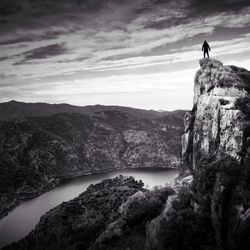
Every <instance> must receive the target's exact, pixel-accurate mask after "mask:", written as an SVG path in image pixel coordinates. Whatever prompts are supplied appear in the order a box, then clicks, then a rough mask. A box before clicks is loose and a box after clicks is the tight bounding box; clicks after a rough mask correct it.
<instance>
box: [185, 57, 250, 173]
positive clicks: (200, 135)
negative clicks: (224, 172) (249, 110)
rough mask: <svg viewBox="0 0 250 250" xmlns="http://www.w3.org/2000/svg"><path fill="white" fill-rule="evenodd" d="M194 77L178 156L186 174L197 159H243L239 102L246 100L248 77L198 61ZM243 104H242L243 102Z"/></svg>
mask: <svg viewBox="0 0 250 250" xmlns="http://www.w3.org/2000/svg"><path fill="white" fill-rule="evenodd" d="M200 65H201V69H200V70H199V71H198V72H197V73H196V75H195V86H194V107H193V110H192V111H191V112H188V113H186V115H185V123H184V126H185V134H184V135H183V136H182V155H183V161H184V163H185V164H188V165H189V168H190V170H196V169H197V167H198V165H199V163H198V162H199V159H200V158H201V157H205V156H208V157H211V156H213V157H215V158H216V159H220V158H221V157H223V156H224V155H229V156H231V157H232V158H234V159H236V160H237V161H238V162H241V161H242V159H243V158H244V154H243V151H242V150H243V146H245V141H246V140H247V138H245V130H246V128H244V126H246V124H247V123H246V121H247V120H248V119H249V117H247V114H245V113H244V110H242V107H241V106H240V105H239V103H240V102H242V101H243V100H246V99H247V98H250V83H249V81H250V73H249V71H247V70H245V69H242V68H237V67H235V66H223V64H222V63H221V62H220V61H218V60H214V59H202V60H200ZM243 102H244V101H243Z"/></svg>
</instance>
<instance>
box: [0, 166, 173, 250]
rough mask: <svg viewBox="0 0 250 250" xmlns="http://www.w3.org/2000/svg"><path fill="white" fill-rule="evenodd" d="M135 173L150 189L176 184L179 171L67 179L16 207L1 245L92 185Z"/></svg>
mask: <svg viewBox="0 0 250 250" xmlns="http://www.w3.org/2000/svg"><path fill="white" fill-rule="evenodd" d="M120 174H121V175H124V176H133V177H134V178H135V179H136V180H142V181H143V183H144V184H145V187H147V188H153V187H154V186H159V185H161V186H163V185H165V184H166V183H168V184H170V185H172V184H173V182H174V179H175V177H176V176H177V170H175V169H162V168H161V169H157V168H153V169H152V168H151V169H150V168H144V169H126V170H116V171H112V172H108V173H101V174H95V175H89V176H83V177H78V178H75V179H72V180H70V181H67V182H65V183H63V184H61V185H59V186H57V187H56V188H54V189H52V190H51V191H48V192H46V193H44V194H42V195H40V196H39V197H37V198H34V199H32V200H29V201H27V202H25V203H23V204H22V205H20V206H18V207H17V208H15V209H14V210H13V211H12V212H11V213H9V214H8V215H7V216H6V217H4V218H3V219H2V220H1V221H0V248H1V247H3V246H5V245H7V244H9V243H11V242H14V241H18V240H20V239H21V238H23V237H24V236H26V235H27V234H28V233H29V232H30V231H31V230H32V229H34V228H35V225H36V224H37V223H38V222H39V219H40V217H41V216H42V215H43V214H45V213H46V212H47V211H49V210H50V209H52V208H54V207H55V206H57V205H59V204H61V203H62V202H64V201H69V200H71V199H73V198H75V197H77V196H78V195H79V194H80V193H82V192H83V191H85V190H86V188H87V187H88V186H89V185H90V184H96V183H98V182H100V181H102V180H103V179H107V178H113V177H116V176H118V175H120Z"/></svg>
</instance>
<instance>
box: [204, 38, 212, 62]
mask: <svg viewBox="0 0 250 250" xmlns="http://www.w3.org/2000/svg"><path fill="white" fill-rule="evenodd" d="M202 51H203V53H204V58H205V57H206V54H207V57H208V58H209V53H208V51H211V49H210V46H209V44H208V43H207V41H206V40H205V41H204V43H203V45H202Z"/></svg>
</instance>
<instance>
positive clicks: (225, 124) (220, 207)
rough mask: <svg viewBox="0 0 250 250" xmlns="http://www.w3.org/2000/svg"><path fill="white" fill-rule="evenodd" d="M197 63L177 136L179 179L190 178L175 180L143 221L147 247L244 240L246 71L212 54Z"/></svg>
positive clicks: (220, 245) (240, 244)
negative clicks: (159, 209) (157, 209)
mask: <svg viewBox="0 0 250 250" xmlns="http://www.w3.org/2000/svg"><path fill="white" fill-rule="evenodd" d="M200 66H201V68H200V69H199V70H198V72H197V73H196V75H195V86H194V106H193V109H192V111H190V112H187V113H186V115H185V116H184V131H185V133H184V135H183V136H182V161H183V162H182V163H183V164H182V167H181V169H180V178H183V177H185V176H187V175H191V176H193V177H185V179H188V180H189V179H190V180H191V181H192V178H193V181H192V182H191V184H189V183H190V182H189V181H188V182H186V181H185V182H184V184H185V185H184V186H183V185H181V186H179V188H178V190H177V195H176V196H175V197H174V198H173V199H172V200H171V202H170V203H169V205H168V206H167V208H166V209H165V211H164V212H163V213H162V214H161V215H160V216H159V217H157V218H156V219H155V220H153V221H152V222H151V223H150V224H149V228H148V232H149V237H148V246H149V249H248V247H249V244H250V238H249V224H248V223H249V221H248V219H247V218H248V217H249V208H250V192H249V191H250V178H249V177H250V168H249V166H250V160H249V152H250V150H249V146H250V143H249V142H250V133H249V131H250V129H249V124H250V123H249V121H250V105H249V103H250V72H249V71H247V70H245V69H242V68H238V67H235V66H224V65H223V64H222V63H221V62H220V61H218V60H215V59H202V60H200ZM185 179H184V180H185ZM181 182H182V181H180V183H181ZM182 183H183V182H182ZM185 186H186V187H185ZM169 201H170V200H169ZM184 217H185V219H184ZM176 221H178V222H176ZM247 221H248V222H247ZM151 232H153V233H151ZM162 235H165V236H162ZM178 238H181V239H182V242H178ZM156 239H158V240H156ZM159 239H160V240H159ZM190 239H192V240H190ZM159 242H160V244H159Z"/></svg>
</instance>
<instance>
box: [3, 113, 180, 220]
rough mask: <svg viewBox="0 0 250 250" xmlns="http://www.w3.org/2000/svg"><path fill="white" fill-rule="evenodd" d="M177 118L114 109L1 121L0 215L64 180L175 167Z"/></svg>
mask: <svg viewBox="0 0 250 250" xmlns="http://www.w3.org/2000/svg"><path fill="white" fill-rule="evenodd" d="M182 130H183V127H182V124H181V119H179V118H178V117H177V118H176V117H172V119H168V118H167V117H166V118H161V119H153V120H148V119H140V118H138V117H136V116H132V115H129V114H126V113H122V112H118V111H105V112H100V113H95V114H92V115H82V114H77V113H60V114H55V115H52V116H46V117H29V118H23V119H19V120H14V121H6V122H3V121H2V122H0V141H1V144H0V155H1V156H0V175H1V183H0V203H1V208H0V217H1V216H3V215H4V214H6V212H8V211H9V210H10V209H11V208H13V207H15V206H16V205H17V204H19V203H20V202H22V201H23V200H26V199H27V198H32V197H35V196H37V195H39V194H41V193H42V192H44V191H46V190H48V189H51V188H52V187H54V186H55V185H57V184H58V182H59V181H60V180H62V179H66V178H73V177H76V176H80V175H85V174H94V173H98V172H105V171H110V170H114V169H120V168H140V167H175V166H176V164H178V161H179V159H180V156H181V144H180V137H181V134H182Z"/></svg>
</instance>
